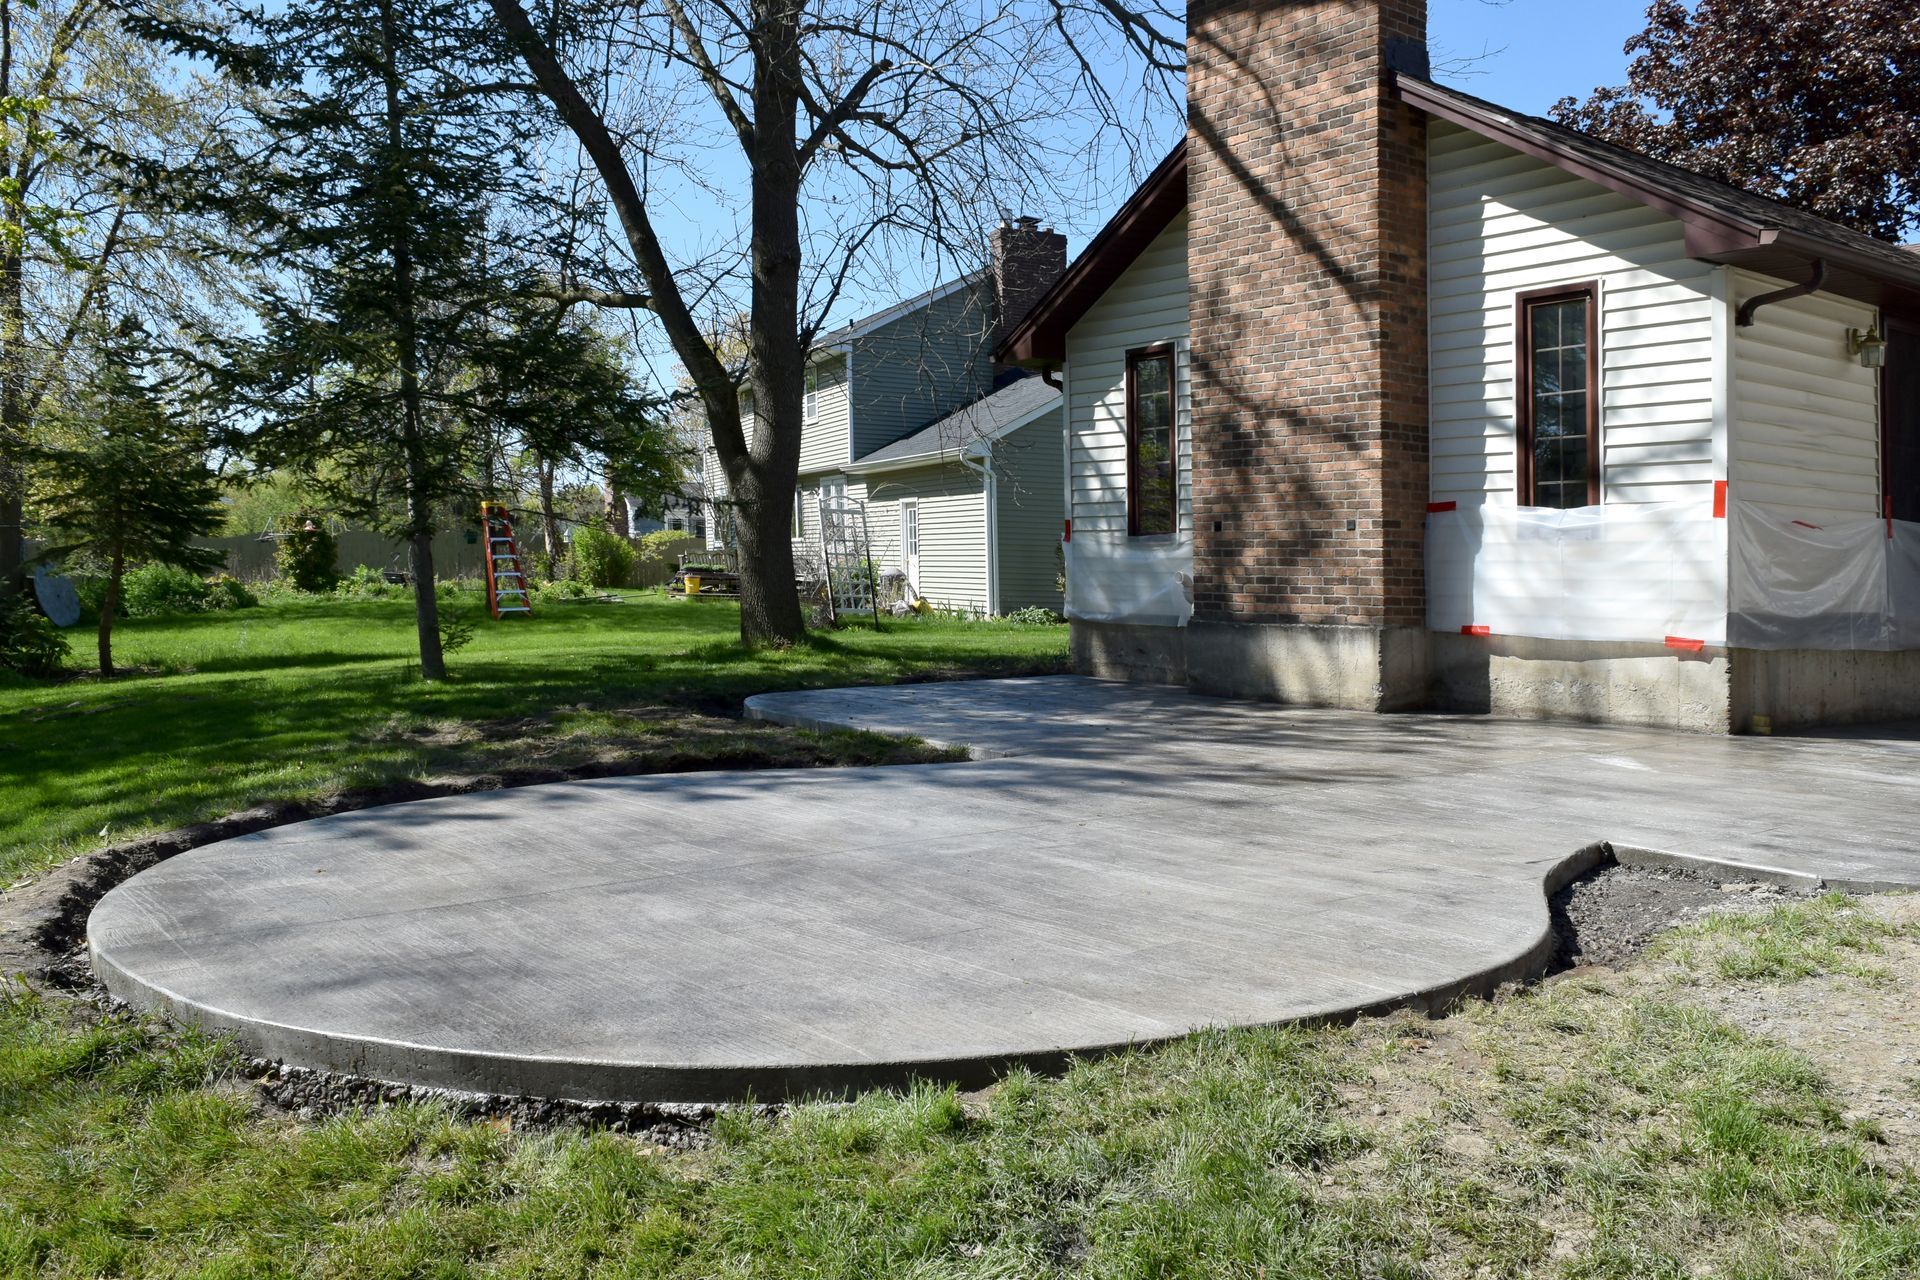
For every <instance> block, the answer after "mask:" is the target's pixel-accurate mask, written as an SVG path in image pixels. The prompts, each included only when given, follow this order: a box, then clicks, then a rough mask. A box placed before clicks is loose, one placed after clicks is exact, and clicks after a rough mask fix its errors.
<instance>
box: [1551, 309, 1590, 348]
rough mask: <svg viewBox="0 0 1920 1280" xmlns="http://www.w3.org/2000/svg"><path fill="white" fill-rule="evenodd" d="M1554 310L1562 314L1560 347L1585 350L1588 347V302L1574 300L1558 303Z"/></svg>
mask: <svg viewBox="0 0 1920 1280" xmlns="http://www.w3.org/2000/svg"><path fill="white" fill-rule="evenodd" d="M1553 309H1554V310H1555V311H1557V312H1558V313H1559V314H1560V345H1561V346H1563V347H1583V348H1584V347H1585V346H1586V345H1587V300H1586V299H1585V298H1573V299H1569V300H1568V301H1566V302H1556V303H1554V304H1553Z"/></svg>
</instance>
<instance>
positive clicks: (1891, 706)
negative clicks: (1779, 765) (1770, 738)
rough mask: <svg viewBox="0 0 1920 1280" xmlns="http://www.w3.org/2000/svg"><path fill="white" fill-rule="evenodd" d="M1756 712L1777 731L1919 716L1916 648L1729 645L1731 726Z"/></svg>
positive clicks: (1749, 723)
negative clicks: (1880, 650) (1886, 650)
mask: <svg viewBox="0 0 1920 1280" xmlns="http://www.w3.org/2000/svg"><path fill="white" fill-rule="evenodd" d="M1755 716H1766V717H1767V718H1768V719H1769V720H1770V721H1771V722H1772V728H1773V729H1775V730H1780V729H1804V728H1808V727H1811V726H1813V725H1822V724H1855V723H1859V722H1860V721H1864V720H1904V719H1910V718H1913V717H1920V650H1916V649H1904V650H1900V651H1898V652H1894V653H1876V652H1871V651H1868V650H1847V651H1836V650H1826V649H1779V650H1766V649H1735V650H1734V651H1733V679H1732V708H1731V718H1732V722H1733V729H1734V732H1736V733H1746V732H1750V731H1751V729H1752V728H1753V717H1755Z"/></svg>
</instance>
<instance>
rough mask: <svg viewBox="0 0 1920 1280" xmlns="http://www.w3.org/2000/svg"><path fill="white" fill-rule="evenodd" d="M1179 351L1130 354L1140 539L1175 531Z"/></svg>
mask: <svg viewBox="0 0 1920 1280" xmlns="http://www.w3.org/2000/svg"><path fill="white" fill-rule="evenodd" d="M1174 449H1175V440H1174V426H1173V346H1172V344H1170V343H1163V344H1161V345H1159V346H1154V347H1142V348H1140V349H1139V350H1137V351H1129V352H1127V532H1128V533H1129V534H1131V535H1132V536H1134V537H1136V538H1146V537H1153V536H1155V535H1157V534H1168V533H1173V532H1174V531H1175V528H1176V526H1177V525H1178V523H1179V519H1180V514H1179V497H1178V494H1179V477H1178V475H1177V474H1176V469H1175V466H1174Z"/></svg>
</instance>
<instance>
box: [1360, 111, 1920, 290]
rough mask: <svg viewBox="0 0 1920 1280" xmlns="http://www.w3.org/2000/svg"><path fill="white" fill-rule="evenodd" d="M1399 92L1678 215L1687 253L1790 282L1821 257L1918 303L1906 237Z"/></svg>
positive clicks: (1837, 278)
mask: <svg viewBox="0 0 1920 1280" xmlns="http://www.w3.org/2000/svg"><path fill="white" fill-rule="evenodd" d="M1394 92H1395V93H1396V94H1397V95H1398V96H1399V97H1400V98H1401V100H1402V101H1405V102H1407V103H1409V104H1411V105H1413V106H1416V107H1418V108H1420V109H1421V110H1422V111H1425V112H1426V113H1427V114H1429V115H1432V116H1438V117H1439V118H1441V119H1443V120H1448V121H1451V122H1452V123H1454V124H1457V125H1459V126H1460V127H1462V128H1464V129H1468V130H1471V131H1472V132H1474V133H1477V134H1480V135H1481V136H1483V137H1486V138H1490V139H1492V140H1494V141H1496V142H1500V143H1504V144H1505V145H1507V146H1509V147H1512V148H1513V149H1514V150H1515V151H1518V152H1521V153H1522V154H1524V155H1530V156H1532V157H1534V158H1535V159H1537V160H1544V161H1546V162H1547V163H1548V164H1552V165H1556V166H1558V167H1559V168H1561V169H1564V170H1565V171H1567V172H1568V173H1571V174H1574V175H1575V176H1577V177H1581V178H1586V179H1587V180H1589V181H1591V182H1594V183H1597V184H1599V185H1600V186H1603V187H1606V188H1607V189H1608V190H1611V191H1617V192H1619V193H1620V194H1622V195H1625V196H1628V197H1630V198H1632V199H1634V200H1637V201H1639V202H1640V203H1642V204H1645V205H1647V206H1649V207H1651V208H1655V209H1658V210H1660V211H1661V212H1662V213H1666V214H1670V215H1672V216H1673V217H1675V218H1678V219H1679V220H1680V222H1681V224H1682V226H1683V227H1684V228H1685V232H1686V246H1687V253H1688V255H1689V256H1691V257H1695V258H1700V259H1703V260H1705V261H1708V262H1726V263H1731V264H1733V265H1735V266H1741V267H1747V268H1749V269H1751V270H1754V271H1760V272H1764V273H1765V274H1767V275H1771V276H1777V277H1780V278H1782V279H1786V280H1793V281H1799V280H1802V279H1804V278H1805V277H1806V276H1807V274H1808V272H1809V270H1810V269H1811V267H1812V264H1813V263H1814V262H1815V261H1819V262H1822V263H1824V264H1825V265H1826V268H1827V276H1826V281H1825V283H1824V284H1822V285H1821V288H1822V289H1823V290H1824V291H1826V292H1828V293H1838V294H1841V295H1842V296H1845V297H1850V298H1857V299H1859V300H1860V301H1862V302H1869V303H1872V304H1874V305H1876V306H1886V307H1892V308H1895V309H1900V310H1906V309H1911V308H1920V258H1917V257H1916V256H1915V255H1914V254H1913V253H1911V252H1909V251H1908V250H1907V249H1905V248H1903V247H1902V246H1900V245H1897V244H1891V243H1889V242H1887V241H1885V240H1879V239H1875V238H1874V237H1873V236H1870V235H1866V234H1864V233H1862V232H1859V231H1855V230H1854V229H1853V228H1851V227H1844V226H1841V225H1840V224H1839V223H1837V222H1831V221H1829V220H1828V219H1826V218H1822V217H1820V216H1819V215H1817V214H1812V213H1808V212H1807V211H1806V210H1804V209H1800V208H1796V207H1795V206H1793V205H1790V204H1786V203H1784V202H1782V201H1779V200H1774V199H1771V198H1770V197H1767V196H1761V195H1755V194H1754V193H1753V192H1751V191H1745V190H1742V189H1741V188H1739V187H1736V186H1733V185H1731V184H1729V183H1725V182H1721V181H1719V180H1717V179H1714V178H1708V177H1704V176H1702V175H1700V174H1697V173H1694V172H1693V171H1692V170H1689V169H1682V168H1681V167H1679V166H1678V165H1672V164H1667V163H1665V162H1664V161H1660V160H1654V159H1651V158H1650V157H1647V156H1643V155H1641V154H1640V153H1639V152H1637V151H1630V150H1628V149H1627V148H1625V147H1621V146H1616V145H1614V144H1613V143H1611V142H1603V141H1601V140H1600V139H1599V138H1596V137H1593V136H1592V135H1590V134H1585V133H1581V132H1580V131H1579V130H1577V129H1569V128H1567V127H1566V126H1565V125H1561V124H1555V123H1554V122H1553V121H1551V120H1543V119H1541V118H1539V117H1538V116H1528V115H1522V114H1520V113H1519V112H1517V111H1509V110H1507V109H1506V108H1505V107H1502V106H1499V105H1497V104H1495V103H1491V102H1488V101H1486V100H1485V99H1482V98H1476V97H1474V96H1472V95H1471V94H1466V93H1461V92H1460V91H1459V90H1458V89H1449V88H1446V87H1444V86H1442V85H1437V84H1435V83H1433V82H1432V81H1430V80H1421V79H1417V78H1415V77H1413V76H1407V75H1401V76H1398V77H1396V82H1395V85H1394Z"/></svg>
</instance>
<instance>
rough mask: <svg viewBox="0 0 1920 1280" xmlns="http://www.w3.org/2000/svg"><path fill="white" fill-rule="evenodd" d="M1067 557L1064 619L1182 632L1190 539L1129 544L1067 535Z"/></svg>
mask: <svg viewBox="0 0 1920 1280" xmlns="http://www.w3.org/2000/svg"><path fill="white" fill-rule="evenodd" d="M1065 548H1066V553H1067V617H1069V618H1071V619H1074V620H1075V621H1078V622H1130V623H1135V624H1137V625H1140V626H1149V627H1184V626H1186V625H1187V621H1188V620H1189V619H1190V618H1192V617H1193V539H1192V537H1190V536H1185V535H1183V536H1181V537H1178V538H1155V539H1152V540H1146V539H1141V538H1129V537H1127V536H1126V535H1125V534H1116V533H1097V532H1082V531H1080V530H1078V529H1075V530H1074V531H1073V537H1072V538H1071V539H1070V540H1069V541H1068V542H1067V543H1066V544H1065Z"/></svg>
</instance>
